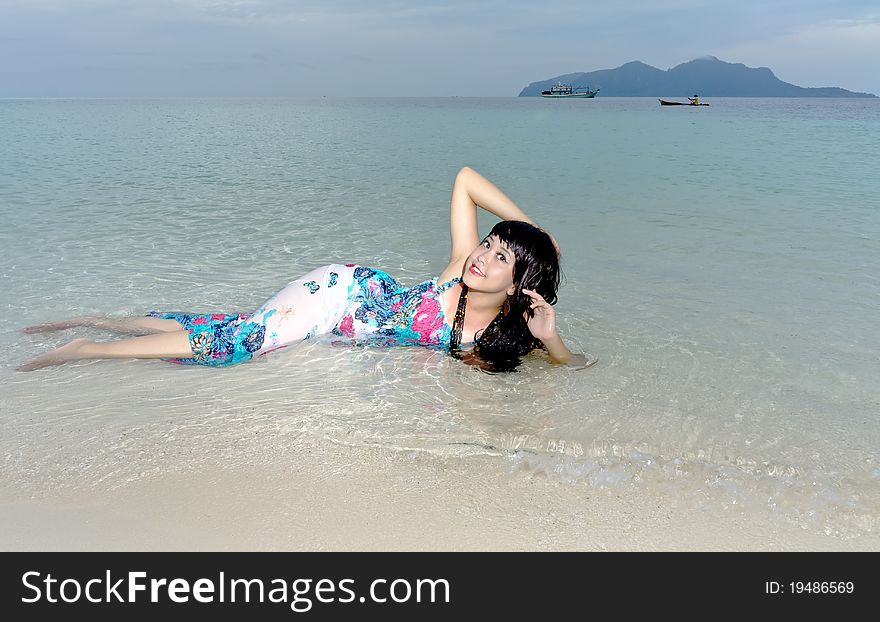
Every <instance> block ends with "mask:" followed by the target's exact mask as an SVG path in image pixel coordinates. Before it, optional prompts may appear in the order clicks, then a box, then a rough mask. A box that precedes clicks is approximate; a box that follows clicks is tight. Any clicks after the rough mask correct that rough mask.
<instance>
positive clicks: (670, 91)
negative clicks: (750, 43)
mask: <svg viewBox="0 0 880 622" xmlns="http://www.w3.org/2000/svg"><path fill="white" fill-rule="evenodd" d="M557 82H562V83H565V84H572V85H575V86H578V87H583V88H591V89H597V88H601V89H602V96H603V97H657V96H666V95H672V96H684V95H691V94H693V93H699V94H700V97H877V96H876V95H874V94H872V93H856V92H853V91H847V90H846V89H842V88H839V87H834V86H826V87H820V88H805V87H800V86H795V85H794V84H789V83H788V82H783V81H782V80H780V79H779V78H777V77H776V76H775V75H774V73H773V72H772V71H770V69H768V68H767V67H757V68H754V67H746V66H745V65H743V64H742V63H728V62H725V61H723V60H719V59H717V58H715V57H714V56H706V57H703V58H697V59H694V60H692V61H689V62H687V63H682V64H680V65H676V66H675V67H673V68H672V69H667V70H666V71H663V70H662V69H657V68H656V67H652V66H650V65H646V64H645V63H643V62H640V61H633V62H630V63H626V64H625V65H621V66H620V67H617V68H616V69H601V70H599V71H591V72H588V73H584V72H580V73H569V74H565V75H561V76H555V77H553V78H548V79H546V80H541V81H539V82H532V83H531V84H529V85H528V86H527V87H525V88H524V89H523V90H522V91H521V92H520V94H519V97H540V96H541V92H542V91H546V90H548V89H549V88H550V87H551V86H552V85H553V84H555V83H557Z"/></svg>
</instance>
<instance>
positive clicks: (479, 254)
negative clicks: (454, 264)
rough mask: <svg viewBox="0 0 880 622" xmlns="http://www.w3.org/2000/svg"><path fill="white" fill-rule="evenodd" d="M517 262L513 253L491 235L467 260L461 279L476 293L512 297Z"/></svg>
mask: <svg viewBox="0 0 880 622" xmlns="http://www.w3.org/2000/svg"><path fill="white" fill-rule="evenodd" d="M515 262H516V257H515V256H514V254H513V251H511V250H510V249H509V248H507V245H506V244H504V243H503V242H501V240H499V239H498V237H497V236H494V235H490V236H489V237H487V238H486V239H485V240H483V241H482V243H480V245H479V246H478V247H477V248H476V249H474V252H472V253H471V254H470V256H469V257H468V258H467V262H465V265H464V273H463V274H462V277H461V279H462V281H464V284H465V285H467V286H468V287H469V288H470V289H472V290H474V291H478V292H488V293H496V292H505V293H506V294H508V295H510V294H512V293H513V264H514V263H515Z"/></svg>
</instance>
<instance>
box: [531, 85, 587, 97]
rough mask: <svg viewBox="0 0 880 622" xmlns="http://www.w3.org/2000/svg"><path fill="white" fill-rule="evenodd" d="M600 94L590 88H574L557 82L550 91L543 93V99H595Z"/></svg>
mask: <svg viewBox="0 0 880 622" xmlns="http://www.w3.org/2000/svg"><path fill="white" fill-rule="evenodd" d="M598 92H599V89H596V90H595V91H591V90H590V89H589V88H586V89H585V88H583V87H577V88H575V87H573V86H572V85H570V84H563V83H562V82H557V83H556V84H554V85H553V86H551V87H550V90H549V91H541V97H579V98H585V97H588V98H593V97H595V96H596V93H598Z"/></svg>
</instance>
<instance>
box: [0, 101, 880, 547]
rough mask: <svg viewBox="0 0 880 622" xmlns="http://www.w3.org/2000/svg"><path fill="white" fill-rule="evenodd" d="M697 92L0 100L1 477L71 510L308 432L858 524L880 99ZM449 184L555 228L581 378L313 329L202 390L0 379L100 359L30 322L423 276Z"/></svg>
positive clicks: (124, 372) (74, 368)
mask: <svg viewBox="0 0 880 622" xmlns="http://www.w3.org/2000/svg"><path fill="white" fill-rule="evenodd" d="M710 103H711V106H710V107H702V108H699V109H689V108H683V107H676V108H661V107H660V106H659V105H658V104H657V102H656V100H652V99H650V100H649V99H609V98H601V97H600V98H597V99H595V100H582V101H547V100H542V99H531V98H529V99H526V98H523V99H516V98H512V99H459V98H448V99H402V100H401V99H373V100H371V99H354V100H342V99H314V100H204V101H199V100H131V101H120V100H5V101H0V216H2V222H3V223H4V224H3V226H2V228H0V275H2V281H0V286H2V291H3V295H2V297H0V308H2V310H3V317H5V318H6V319H7V321H6V322H4V323H3V325H2V326H0V345H2V347H3V348H4V350H5V351H6V353H7V354H6V357H5V363H4V365H3V367H2V368H0V385H2V397H0V407H2V414H0V417H2V423H3V426H2V432H0V460H2V464H3V469H2V474H0V478H2V481H0V485H2V486H3V487H4V488H6V489H11V488H16V489H18V490H22V491H29V490H30V491H38V490H46V489H52V488H53V487H59V486H67V487H74V488H78V489H80V488H81V489H83V490H86V491H87V490H89V489H90V488H93V487H95V486H99V485H123V484H124V483H125V482H127V481H131V480H132V479H136V478H140V477H148V476H149V475H150V473H153V472H158V471H167V470H169V469H186V468H187V466H192V465H195V464H197V463H199V462H200V461H203V460H207V459H209V458H217V457H222V458H223V459H224V460H225V461H226V462H227V463H229V464H233V465H234V464H237V463H241V464H244V463H249V464H250V463H254V462H261V461H265V462H267V463H271V462H272V461H273V460H274V459H275V458H274V456H275V454H274V453H273V449H278V448H280V447H285V446H289V445H290V444H292V443H296V442H297V439H300V438H320V439H329V440H330V441H332V442H336V443H344V444H346V445H353V446H366V445H381V446H384V447H387V448H390V449H392V450H397V449H400V450H411V449H417V450H424V451H429V452H432V453H435V454H437V455H439V456H441V457H444V458H443V459H448V460H461V459H463V457H465V456H468V455H473V454H474V453H478V454H488V455H492V456H497V464H498V466H499V468H509V469H513V470H520V469H526V470H530V471H539V472H543V473H546V474H547V475H548V476H550V477H552V478H558V479H560V480H562V481H566V482H571V483H572V485H576V486H584V487H585V490H588V489H589V488H590V487H593V486H601V487H612V488H613V487H616V486H650V487H659V488H662V489H668V490H669V492H670V493H671V494H675V495H676V496H677V497H679V498H683V499H687V500H689V502H691V503H693V505H694V507H695V508H700V507H702V506H704V505H705V504H706V503H713V504H721V505H723V506H724V507H727V508H729V509H731V511H738V512H743V513H744V514H745V515H746V516H748V517H758V516H761V517H764V518H766V517H773V519H776V518H778V519H780V520H786V521H793V522H795V523H796V524H799V525H801V526H803V527H804V528H806V529H814V530H818V531H822V532H824V533H828V534H833V535H838V536H840V537H843V538H846V537H851V536H857V535H860V534H865V533H876V532H877V530H878V529H880V523H878V516H880V463H878V448H880V418H878V416H877V415H878V411H880V388H878V378H880V359H878V352H880V331H878V330H877V328H878V309H880V278H878V274H880V245H878V241H880V199H878V196H880V176H878V175H877V173H876V168H877V162H880V139H878V137H880V100H831V99H828V100H813V99H811V100H799V99H793V100H787V99H718V100H713V101H711V102H710ZM464 164H468V165H471V166H473V167H474V168H476V169H477V170H479V171H481V172H482V173H484V174H485V175H487V176H488V177H489V178H490V179H492V180H494V181H495V182H497V183H498V184H499V185H500V186H501V187H502V188H503V189H504V190H505V191H506V192H507V193H508V194H509V195H510V196H511V197H513V198H514V199H515V200H516V201H517V202H518V203H519V204H520V205H521V206H522V207H523V208H524V209H525V210H526V211H527V212H528V213H529V214H531V215H532V216H533V217H534V218H535V219H536V220H538V222H540V223H541V224H542V225H543V226H545V227H547V228H548V229H550V230H551V231H552V232H553V233H554V234H555V235H556V236H557V238H558V239H559V241H560V243H561V245H562V248H563V268H564V271H565V274H566V277H567V278H566V283H565V285H564V287H563V289H562V290H561V295H560V303H559V305H558V307H557V308H558V311H559V314H560V328H561V332H562V333H563V336H564V338H566V340H567V341H569V342H570V343H571V344H573V345H574V349H580V350H586V351H588V352H591V353H593V354H596V355H598V356H599V358H600V363H599V364H598V365H597V366H596V367H594V368H591V369H589V370H585V371H581V372H572V371H570V370H566V369H559V368H556V367H553V366H551V365H549V364H548V363H546V362H545V361H543V360H541V359H540V358H537V357H533V358H532V359H531V360H529V361H528V362H527V363H526V364H525V365H524V366H523V368H522V369H521V371H519V372H518V373H515V374H510V375H501V376H491V375H486V374H482V373H479V372H477V371H475V370H474V369H472V368H468V367H465V366H462V365H461V364H460V363H458V362H456V361H454V360H452V359H449V358H448V357H446V356H444V355H443V354H442V353H437V352H433V351H427V350H420V349H413V348H399V349H380V348H352V347H348V346H340V345H338V344H334V343H333V342H332V340H330V339H325V340H322V341H319V342H316V343H312V344H308V345H305V346H303V347H299V348H295V349H292V350H289V351H283V352H280V353H276V354H274V355H272V356H268V357H265V358H263V359H261V360H259V361H257V362H253V363H248V364H246V365H241V366H237V367H231V368H227V369H220V370H217V369H208V368H181V367H179V366H174V365H169V364H165V363H162V362H159V361H97V362H83V363H74V364H68V365H65V366H61V367H55V368H50V369H45V370H41V371H38V372H34V373H30V374H24V373H17V372H15V371H14V370H13V368H14V366H15V365H17V364H18V363H19V362H21V361H22V360H24V359H26V358H28V357H30V356H33V355H34V354H36V353H38V352H40V351H43V350H45V349H48V348H50V347H55V346H57V345H60V344H61V343H63V342H64V341H66V340H67V339H70V338H73V337H77V336H88V337H93V338H98V337H100V338H104V337H103V334H101V333H98V332H96V331H94V330H91V329H77V330H73V331H68V332H66V333H57V334H43V335H23V334H21V333H20V332H18V329H19V328H21V327H22V326H25V325H28V324H34V323H39V322H44V321H50V320H55V319H60V318H64V317H67V316H74V315H81V314H90V313H110V314H113V315H128V314H142V313H144V312H146V311H148V310H152V309H158V310H178V309H180V310H185V309H188V310H205V311H207V310H212V311H213V310H223V311H236V310H248V309H253V308H255V307H256V306H257V305H258V304H259V303H261V302H262V301H263V300H264V299H266V298H267V297H268V296H269V295H271V294H272V293H273V292H274V291H275V290H276V289H277V288H279V287H280V286H282V285H283V284H284V283H286V282H287V281H288V280H290V279H291V278H293V277H294V276H296V275H298V274H301V273H304V272H306V271H307V270H309V269H311V268H313V267H315V266H318V265H322V264H325V263H329V262H331V261H357V262H360V263H362V264H364V265H371V266H375V267H379V268H382V269H385V270H387V271H388V272H390V273H391V274H394V275H395V276H398V277H399V278H400V279H401V280H402V281H404V282H407V283H415V282H418V281H420V280H422V279H424V278H427V277H430V276H434V275H436V274H437V273H438V271H439V270H440V268H441V267H442V266H443V265H444V263H445V260H446V253H447V252H448V244H449V243H448V233H447V231H448V222H447V220H448V199H449V191H450V188H451V183H452V180H453V177H454V175H455V173H456V171H457V170H458V168H459V167H460V166H462V165H464ZM481 222H483V224H484V225H485V226H486V227H487V228H488V226H489V225H490V224H491V220H490V219H489V218H485V219H483V220H482V221H481ZM254 439H258V440H257V441H255V440H254ZM255 443H256V446H257V447H258V448H259V451H258V452H255V451H254V447H255ZM245 448H247V449H245ZM585 494H586V493H585Z"/></svg>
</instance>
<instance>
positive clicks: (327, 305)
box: [148, 264, 460, 366]
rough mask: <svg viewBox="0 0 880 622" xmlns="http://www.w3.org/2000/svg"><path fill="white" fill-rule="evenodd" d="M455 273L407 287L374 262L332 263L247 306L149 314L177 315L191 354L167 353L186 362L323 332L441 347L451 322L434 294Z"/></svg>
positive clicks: (220, 361)
mask: <svg viewBox="0 0 880 622" xmlns="http://www.w3.org/2000/svg"><path fill="white" fill-rule="evenodd" d="M459 281H460V279H457V278H456V279H452V280H451V281H447V282H446V283H443V284H439V285H438V284H437V279H436V278H434V279H431V280H429V281H424V282H422V283H419V284H418V285H415V286H413V287H409V288H407V287H404V286H403V285H401V284H400V283H399V282H398V281H397V280H395V279H394V278H393V277H391V276H390V275H389V274H388V273H387V272H383V271H381V270H376V269H373V268H365V267H363V266H359V265H357V264H345V265H341V264H331V265H328V266H323V267H321V268H318V269H316V270H313V271H311V272H309V273H308V274H306V275H305V276H303V277H300V278H299V279H296V280H294V281H291V282H290V283H288V284H287V285H286V286H285V287H284V289H282V290H281V291H279V292H278V293H277V294H275V295H274V296H272V297H271V298H270V299H269V300H267V301H266V302H265V303H264V304H263V305H262V306H260V307H259V308H258V309H257V310H256V311H254V312H253V313H239V314H226V313H210V314H191V313H180V312H157V311H151V312H150V313H149V314H148V315H149V316H151V317H158V318H163V319H172V320H176V321H177V322H179V323H180V324H181V326H183V328H184V329H185V330H186V331H187V332H188V333H189V340H190V346H191V348H192V351H193V356H192V358H182V359H166V360H170V361H172V362H175V363H182V364H188V365H213V366H223V365H233V364H235V363H240V362H243V361H247V360H250V359H252V358H253V357H254V356H256V355H263V354H266V353H268V352H271V351H272V350H277V349H279V348H284V347H286V346H289V345H292V344H295V343H298V342H300V341H302V340H304V339H309V338H311V337H314V336H316V335H322V334H327V333H333V334H335V335H339V336H342V337H347V338H350V339H352V340H356V341H369V342H372V343H379V344H382V345H390V346H391V345H420V346H427V347H433V348H443V349H447V348H449V339H450V336H451V334H452V328H451V327H450V326H449V324H447V323H446V320H445V313H444V311H443V304H442V300H441V298H440V295H441V294H442V293H443V292H444V291H446V290H447V289H449V288H450V287H452V286H454V285H455V284H456V283H458V282H459Z"/></svg>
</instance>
